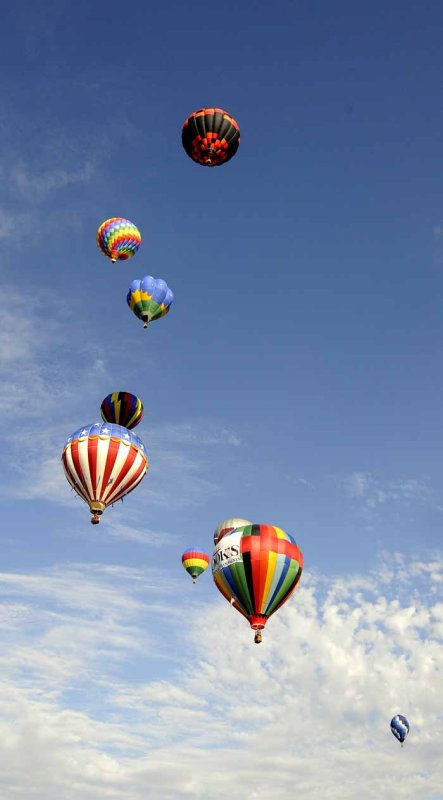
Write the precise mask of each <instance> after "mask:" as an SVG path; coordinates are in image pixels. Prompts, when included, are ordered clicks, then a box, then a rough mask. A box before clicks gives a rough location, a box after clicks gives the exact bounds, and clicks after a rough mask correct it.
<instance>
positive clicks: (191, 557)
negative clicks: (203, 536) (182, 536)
mask: <svg viewBox="0 0 443 800" xmlns="http://www.w3.org/2000/svg"><path fill="white" fill-rule="evenodd" d="M210 560H211V559H210V558H209V556H208V555H207V553H203V551H202V550H199V549H198V547H192V548H191V549H190V550H185V552H184V553H183V555H182V564H183V566H184V568H185V570H186V572H187V573H188V574H189V575H190V576H191V578H192V582H193V583H195V581H196V580H197V578H198V576H199V575H201V574H202V572H204V571H205V569H207V568H208V566H209V562H210Z"/></svg>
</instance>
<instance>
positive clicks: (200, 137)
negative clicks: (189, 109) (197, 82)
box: [182, 108, 240, 167]
mask: <svg viewBox="0 0 443 800" xmlns="http://www.w3.org/2000/svg"><path fill="white" fill-rule="evenodd" d="M182 142H183V147H184V148H185V150H186V152H187V154H188V156H189V157H190V158H192V159H193V161H196V162H197V164H202V165H203V166H205V167H217V166H218V165H219V164H225V163H226V161H229V160H230V159H231V158H232V156H234V155H235V154H236V152H237V150H238V146H239V144H240V128H239V127H238V125H237V123H236V121H235V119H234V117H231V115H230V114H228V113H227V112H226V111H223V109H222V108H199V109H198V111H194V113H193V114H191V115H190V116H189V117H188V119H187V120H186V122H185V124H184V125H183V130H182Z"/></svg>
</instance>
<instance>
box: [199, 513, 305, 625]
mask: <svg viewBox="0 0 443 800" xmlns="http://www.w3.org/2000/svg"><path fill="white" fill-rule="evenodd" d="M302 569H303V555H302V552H301V550H300V549H299V547H298V546H297V544H296V542H295V539H293V537H292V536H290V535H289V534H288V533H285V531H283V530H282V529H281V528H277V527H276V526H274V525H257V524H250V525H243V526H242V527H239V528H236V529H235V530H234V531H232V532H231V533H227V534H226V535H225V536H223V538H222V539H220V540H219V542H218V544H217V545H216V547H215V550H214V554H213V556H212V575H213V578H214V583H215V585H216V586H217V589H218V590H219V591H220V592H221V594H222V595H223V596H224V597H225V598H226V600H228V601H229V602H230V603H231V604H232V605H233V606H234V608H236V609H237V611H239V612H240V613H241V614H243V616H244V617H246V619H248V620H249V623H250V625H251V628H253V630H260V629H262V628H264V627H265V625H266V622H267V620H268V618H269V617H270V616H271V614H274V612H275V611H277V610H278V609H279V608H280V606H282V605H283V603H285V602H286V600H288V599H289V597H290V596H291V594H292V593H293V592H294V591H295V589H296V586H297V584H298V582H299V580H300V578H301V574H302Z"/></svg>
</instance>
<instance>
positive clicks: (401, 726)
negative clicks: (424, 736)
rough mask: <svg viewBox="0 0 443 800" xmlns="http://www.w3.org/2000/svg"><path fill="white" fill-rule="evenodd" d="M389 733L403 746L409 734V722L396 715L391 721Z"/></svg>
mask: <svg viewBox="0 0 443 800" xmlns="http://www.w3.org/2000/svg"><path fill="white" fill-rule="evenodd" d="M391 733H392V734H393V735H394V736H395V738H396V739H398V741H399V742H401V744H403V742H404V740H405V739H406V737H407V735H408V733H409V722H408V720H407V719H406V717H404V716H403V715H402V714H396V715H395V717H392V719H391Z"/></svg>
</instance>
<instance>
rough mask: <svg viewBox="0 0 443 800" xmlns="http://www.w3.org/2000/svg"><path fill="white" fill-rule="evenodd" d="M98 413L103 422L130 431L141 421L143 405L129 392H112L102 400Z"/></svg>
mask: <svg viewBox="0 0 443 800" xmlns="http://www.w3.org/2000/svg"><path fill="white" fill-rule="evenodd" d="M100 413H101V415H102V419H104V420H105V422H112V423H113V424H115V425H123V427H124V428H128V429H129V430H132V428H135V426H136V425H138V424H139V422H141V421H142V419H143V416H144V411H143V403H142V401H141V400H140V398H139V397H137V396H136V395H135V394H131V393H130V392H112V394H108V395H107V397H105V399H104V400H103V402H102V404H101V406H100Z"/></svg>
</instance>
